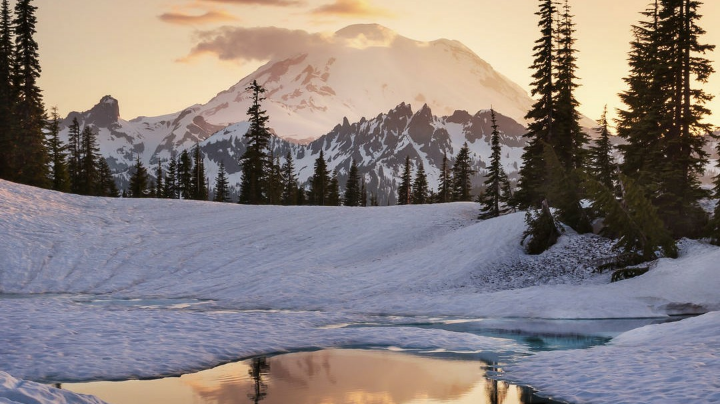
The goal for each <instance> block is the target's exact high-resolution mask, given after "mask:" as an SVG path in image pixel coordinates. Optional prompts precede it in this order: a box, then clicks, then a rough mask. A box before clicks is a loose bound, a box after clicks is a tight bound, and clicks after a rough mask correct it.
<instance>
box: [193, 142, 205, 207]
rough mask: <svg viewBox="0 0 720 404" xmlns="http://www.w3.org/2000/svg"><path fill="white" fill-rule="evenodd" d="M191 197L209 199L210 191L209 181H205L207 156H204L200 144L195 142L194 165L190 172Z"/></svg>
mask: <svg viewBox="0 0 720 404" xmlns="http://www.w3.org/2000/svg"><path fill="white" fill-rule="evenodd" d="M190 189H191V191H190V198H189V199H194V200H196V201H207V199H208V191H207V183H206V181H205V158H204V157H203V154H202V151H200V145H199V144H197V143H196V144H195V148H194V149H193V167H192V173H191V174H190Z"/></svg>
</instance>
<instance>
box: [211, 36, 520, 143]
mask: <svg viewBox="0 0 720 404" xmlns="http://www.w3.org/2000/svg"><path fill="white" fill-rule="evenodd" d="M253 80H257V82H258V83H259V84H261V85H262V86H263V87H265V88H266V89H267V91H268V92H267V101H266V104H264V107H266V108H267V110H268V113H269V115H270V117H271V118H270V126H271V127H272V128H274V129H275V131H276V133H277V134H278V135H279V136H280V137H283V138H289V139H297V140H307V139H316V138H317V137H319V136H320V135H321V134H324V133H327V131H329V130H330V129H331V128H332V127H333V126H334V125H335V124H336V123H337V122H341V121H342V120H343V118H347V119H348V120H349V121H351V122H353V121H358V120H360V118H362V117H369V116H374V115H375V114H377V113H378V112H380V111H387V110H389V109H391V108H394V107H395V106H396V105H398V104H400V103H401V102H405V103H408V104H410V105H412V106H413V107H414V108H415V109H419V108H420V107H421V106H422V105H423V104H427V105H428V106H430V108H431V109H432V110H433V111H435V112H436V113H438V114H441V115H449V114H452V113H453V112H454V111H455V110H457V109H464V110H469V111H477V110H478V109H487V108H490V106H493V107H494V108H495V109H496V110H497V111H500V112H502V113H503V114H505V115H507V116H510V117H512V118H513V119H515V120H517V121H521V122H522V120H523V118H524V116H525V114H526V113H527V111H528V110H529V109H530V106H531V105H532V99H531V98H530V97H529V96H528V94H527V92H525V91H524V90H523V89H522V88H520V86H518V85H517V84H515V83H513V82H512V81H510V80H509V79H508V78H506V77H505V76H503V75H502V74H500V73H498V72H497V71H495V70H494V69H493V68H492V66H490V65H489V64H488V63H487V62H485V61H483V60H482V59H481V58H480V57H479V56H478V55H476V54H475V53H473V52H472V51H471V50H470V49H468V48H467V47H466V46H464V45H463V44H461V43H460V42H457V41H450V40H447V39H440V40H437V41H432V42H420V41H415V40H412V39H409V38H405V37H403V36H400V35H398V34H397V33H395V32H393V31H391V30H390V29H388V28H385V27H383V26H380V25H376V24H368V25H352V26H349V27H346V28H344V29H341V30H340V31H337V32H336V33H335V34H334V36H333V37H331V38H327V44H326V45H325V46H322V47H314V48H312V49H309V50H306V49H297V50H296V54H294V55H281V56H279V57H277V58H276V59H275V60H271V61H270V62H268V63H267V64H266V65H265V66H263V67H261V68H260V69H258V70H257V71H256V72H254V73H252V74H251V75H249V76H248V77H246V78H244V79H242V80H241V81H240V82H239V83H237V84H236V85H234V86H233V87H231V88H230V89H228V90H227V91H224V92H222V93H220V94H218V95H217V96H216V97H215V98H213V99H212V100H211V101H210V102H208V103H207V104H205V105H203V106H202V107H201V109H200V110H199V112H198V113H199V114H200V115H201V116H203V117H204V118H205V119H206V120H207V121H208V122H211V123H214V124H218V125H220V124H231V123H234V122H237V121H239V120H243V119H244V118H243V117H244V116H245V111H246V110H247V107H248V106H249V94H248V93H247V92H245V88H246V87H247V86H248V85H249V84H250V83H252V81H253Z"/></svg>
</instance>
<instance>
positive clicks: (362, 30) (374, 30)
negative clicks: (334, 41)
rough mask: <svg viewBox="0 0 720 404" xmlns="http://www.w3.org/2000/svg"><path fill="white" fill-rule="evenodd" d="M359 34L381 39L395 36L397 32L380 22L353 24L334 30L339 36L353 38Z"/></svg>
mask: <svg viewBox="0 0 720 404" xmlns="http://www.w3.org/2000/svg"><path fill="white" fill-rule="evenodd" d="M359 35H364V36H365V37H366V38H368V39H382V38H386V37H388V36H396V35H397V32H395V31H393V30H391V29H390V28H388V27H385V26H383V25H380V24H353V25H348V26H347V27H345V28H341V29H339V30H338V31H336V32H335V36H336V37H340V38H355V37H357V36H359Z"/></svg>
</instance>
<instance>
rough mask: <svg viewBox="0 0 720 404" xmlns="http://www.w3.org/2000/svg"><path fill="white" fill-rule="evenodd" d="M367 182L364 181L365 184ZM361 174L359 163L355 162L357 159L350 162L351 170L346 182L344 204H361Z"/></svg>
mask: <svg viewBox="0 0 720 404" xmlns="http://www.w3.org/2000/svg"><path fill="white" fill-rule="evenodd" d="M364 185H365V184H364V183H363V186H364ZM359 186H360V176H359V175H358V168H357V164H356V163H355V159H353V160H352V164H350V171H349V172H348V179H347V182H346V183H345V198H344V200H343V204H344V205H345V206H360V204H361V201H360V198H361V197H360V195H361V193H360V189H359Z"/></svg>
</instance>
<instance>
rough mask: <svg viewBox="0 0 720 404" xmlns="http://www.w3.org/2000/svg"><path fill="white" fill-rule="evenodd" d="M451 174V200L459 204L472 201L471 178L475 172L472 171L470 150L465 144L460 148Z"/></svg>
mask: <svg viewBox="0 0 720 404" xmlns="http://www.w3.org/2000/svg"><path fill="white" fill-rule="evenodd" d="M452 173H453V200H454V201H460V202H470V201H472V195H471V194H470V192H471V191H472V182H471V180H472V176H473V175H474V174H475V171H474V170H473V169H472V161H471V159H470V148H469V147H468V144H467V142H465V143H464V144H463V146H462V147H461V148H460V152H459V153H458V155H457V157H456V158H455V164H453V168H452Z"/></svg>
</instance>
